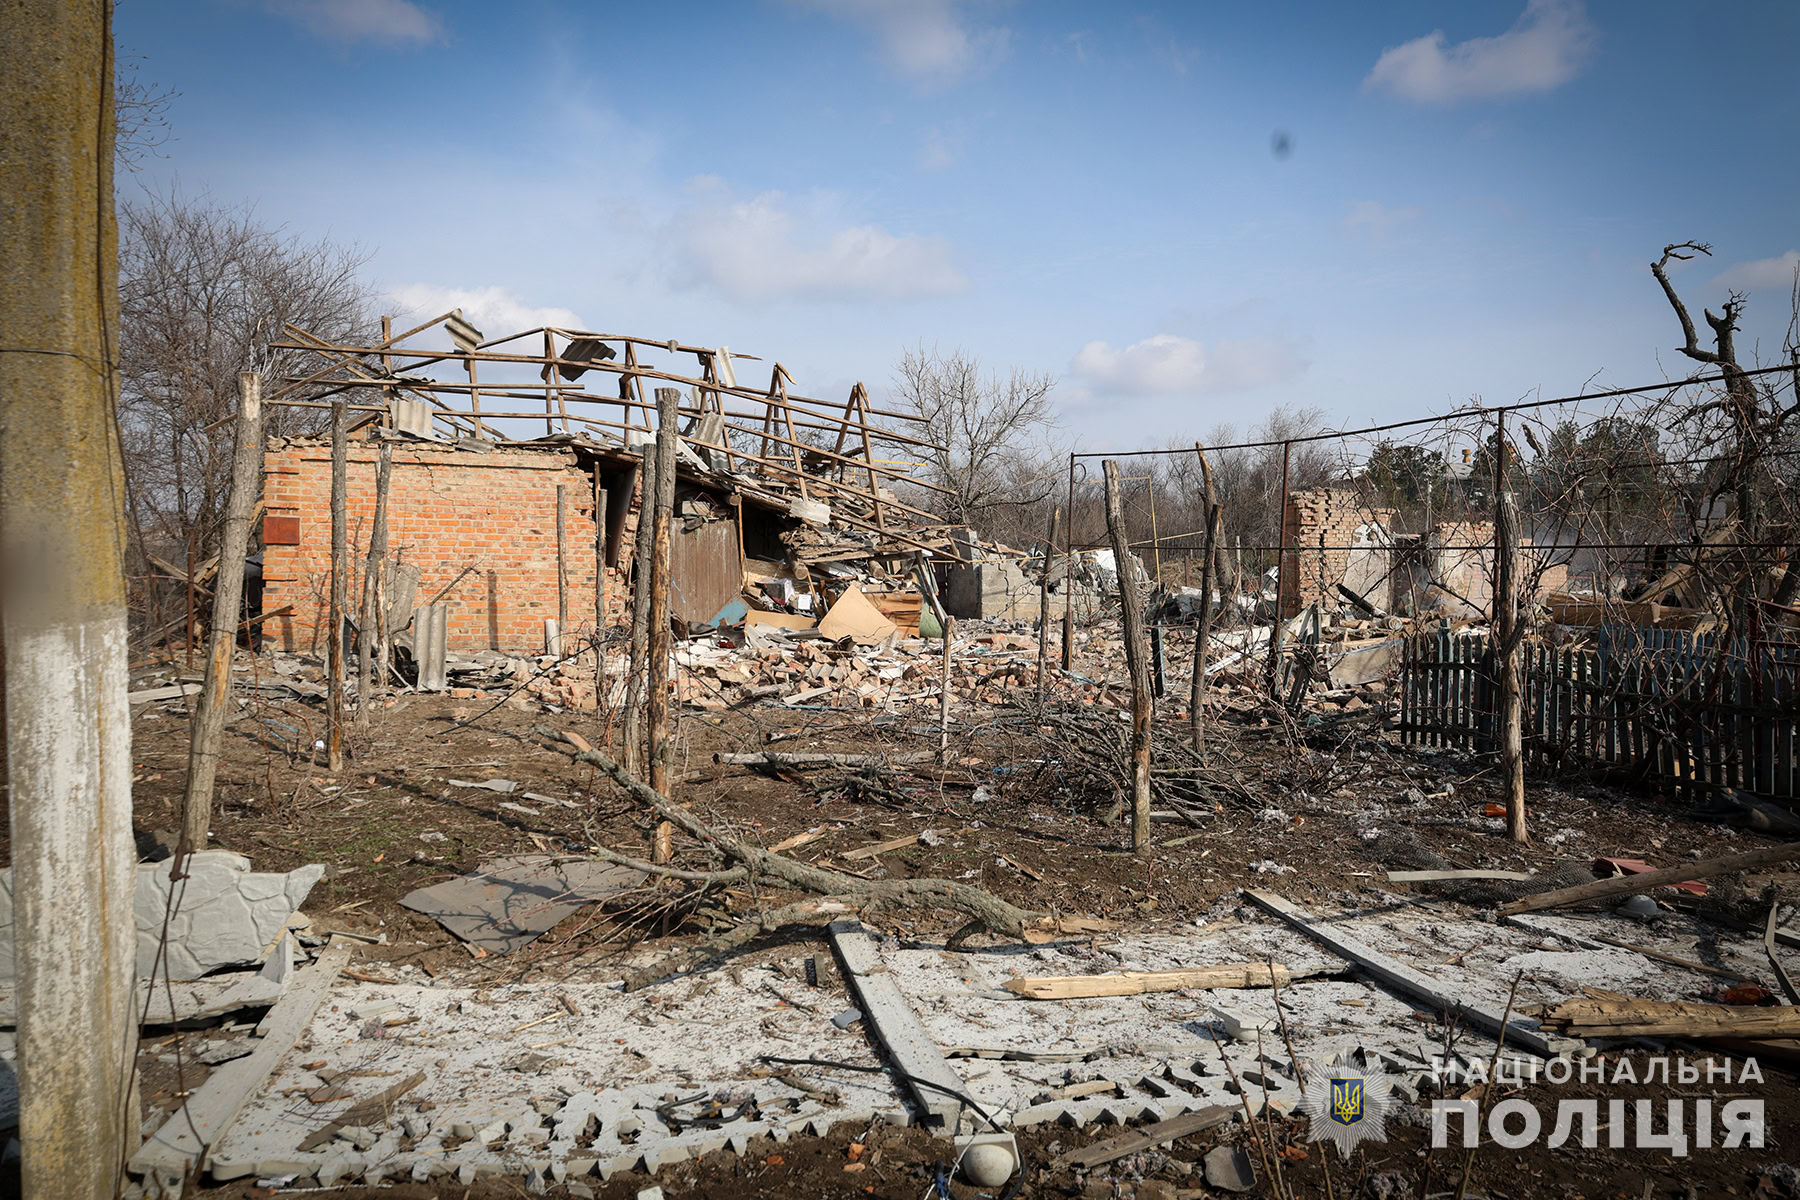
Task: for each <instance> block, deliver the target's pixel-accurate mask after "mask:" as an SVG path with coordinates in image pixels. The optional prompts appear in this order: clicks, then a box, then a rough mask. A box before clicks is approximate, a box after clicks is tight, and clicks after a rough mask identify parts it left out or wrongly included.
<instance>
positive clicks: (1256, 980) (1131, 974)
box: [1000, 963, 1293, 1000]
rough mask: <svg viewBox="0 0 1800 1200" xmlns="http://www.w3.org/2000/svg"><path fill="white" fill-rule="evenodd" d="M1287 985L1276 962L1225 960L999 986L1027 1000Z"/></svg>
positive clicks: (1017, 981)
mask: <svg viewBox="0 0 1800 1200" xmlns="http://www.w3.org/2000/svg"><path fill="white" fill-rule="evenodd" d="M1271 974H1272V975H1273V976H1274V982H1275V984H1276V985H1277V986H1280V987H1286V986H1287V985H1288V984H1289V983H1291V982H1292V981H1293V980H1292V976H1290V975H1289V973H1288V969H1287V968H1286V967H1284V966H1282V965H1281V964H1279V963H1277V964H1275V966H1274V969H1273V971H1271V969H1270V967H1269V964H1268V963H1225V964H1222V965H1219V966H1213V967H1184V968H1182V969H1180V970H1175V971H1121V972H1118V973H1116V974H1110V975H1034V976H1023V977H1021V978H1018V979H1009V980H1007V981H1006V982H1005V983H1003V984H1001V985H1000V986H1001V987H1003V988H1005V989H1006V990H1007V991H1009V992H1012V993H1013V994H1014V995H1016V996H1023V997H1025V998H1026V999H1027V1000H1076V999H1083V998H1086V997H1089V996H1141V995H1143V994H1144V993H1146V992H1178V991H1180V990H1182V989H1183V988H1251V987H1268V986H1270V976H1271Z"/></svg>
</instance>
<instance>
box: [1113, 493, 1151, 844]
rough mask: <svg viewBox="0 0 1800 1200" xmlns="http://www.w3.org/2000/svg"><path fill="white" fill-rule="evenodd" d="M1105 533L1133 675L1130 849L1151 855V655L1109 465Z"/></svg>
mask: <svg viewBox="0 0 1800 1200" xmlns="http://www.w3.org/2000/svg"><path fill="white" fill-rule="evenodd" d="M1104 466H1105V471H1106V532H1107V533H1108V534H1109V535H1110V536H1111V538H1112V545H1113V557H1114V558H1115V559H1117V560H1118V561H1117V566H1118V568H1119V606H1120V618H1121V622H1122V623H1123V625H1124V627H1125V663H1126V665H1127V666H1128V667H1129V668H1130V670H1131V848H1132V849H1133V850H1135V851H1137V852H1138V853H1139V854H1142V853H1144V852H1145V851H1147V850H1148V849H1150V652H1149V649H1148V647H1146V646H1145V645H1144V612H1143V604H1142V601H1141V600H1140V599H1139V597H1138V585H1137V572H1136V570H1134V569H1133V567H1132V561H1133V560H1132V557H1131V538H1130V535H1128V534H1127V533H1126V531H1125V512H1124V508H1123V505H1122V503H1121V501H1120V496H1119V464H1118V463H1117V462H1116V461H1114V460H1113V459H1110V458H1109V459H1107V460H1106V462H1105V464H1104Z"/></svg>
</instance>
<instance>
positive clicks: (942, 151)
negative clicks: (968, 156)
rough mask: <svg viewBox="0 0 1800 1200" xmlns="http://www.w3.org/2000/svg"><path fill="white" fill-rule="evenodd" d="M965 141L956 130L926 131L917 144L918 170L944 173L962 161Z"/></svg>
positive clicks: (933, 129) (935, 129)
mask: <svg viewBox="0 0 1800 1200" xmlns="http://www.w3.org/2000/svg"><path fill="white" fill-rule="evenodd" d="M967 140H968V139H967V138H966V137H965V136H964V135H963V134H962V133H961V132H960V131H958V130H954V129H952V130H948V131H946V130H943V129H939V128H935V127H934V128H931V129H927V130H926V131H925V137H924V138H923V139H922V140H921V141H920V143H919V154H918V163H919V170H921V171H944V170H948V169H949V168H951V167H954V166H955V165H956V164H957V163H959V162H961V161H962V154H963V145H964V143H965V142H966V141H967Z"/></svg>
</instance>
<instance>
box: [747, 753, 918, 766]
mask: <svg viewBox="0 0 1800 1200" xmlns="http://www.w3.org/2000/svg"><path fill="white" fill-rule="evenodd" d="M936 757H937V755H936V754H934V753H932V752H931V751H929V750H926V751H919V752H916V753H912V754H807V753H795V754H773V753H770V752H768V751H765V750H758V751H753V752H751V753H748V754H731V753H721V754H715V755H713V761H714V762H715V763H720V764H722V765H729V766H737V767H885V766H889V765H892V764H894V763H918V762H926V761H928V760H930V759H934V758H936Z"/></svg>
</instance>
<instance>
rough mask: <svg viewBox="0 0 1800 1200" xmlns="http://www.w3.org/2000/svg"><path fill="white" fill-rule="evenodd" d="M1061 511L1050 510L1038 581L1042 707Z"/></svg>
mask: <svg viewBox="0 0 1800 1200" xmlns="http://www.w3.org/2000/svg"><path fill="white" fill-rule="evenodd" d="M1060 516H1062V509H1060V508H1054V507H1053V508H1051V510H1050V532H1048V533H1046V534H1045V535H1044V574H1043V577H1042V578H1041V579H1039V580H1038V674H1037V702H1038V707H1039V708H1042V707H1044V676H1046V675H1048V674H1049V673H1050V556H1051V555H1053V554H1054V553H1056V522H1057V518H1059V517H1060ZM1068 591H1069V585H1068V584H1067V583H1064V584H1063V602H1064V604H1065V605H1066V604H1067V603H1068Z"/></svg>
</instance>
